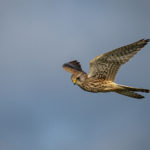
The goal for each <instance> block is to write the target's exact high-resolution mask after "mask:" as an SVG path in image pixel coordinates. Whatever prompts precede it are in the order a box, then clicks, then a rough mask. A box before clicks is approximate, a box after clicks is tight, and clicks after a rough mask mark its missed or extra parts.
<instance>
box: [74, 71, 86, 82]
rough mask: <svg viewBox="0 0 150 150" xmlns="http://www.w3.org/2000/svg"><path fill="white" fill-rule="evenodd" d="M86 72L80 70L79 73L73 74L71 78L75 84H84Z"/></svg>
mask: <svg viewBox="0 0 150 150" xmlns="http://www.w3.org/2000/svg"><path fill="white" fill-rule="evenodd" d="M85 78H86V77H85V73H84V72H80V73H77V74H72V76H71V80H72V82H73V84H78V85H80V84H82V83H83V82H84V81H85Z"/></svg>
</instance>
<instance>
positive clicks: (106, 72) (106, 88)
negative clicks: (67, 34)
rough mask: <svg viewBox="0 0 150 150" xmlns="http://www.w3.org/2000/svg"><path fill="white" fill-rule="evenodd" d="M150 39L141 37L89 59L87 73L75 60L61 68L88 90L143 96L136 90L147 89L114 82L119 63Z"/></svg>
mask: <svg viewBox="0 0 150 150" xmlns="http://www.w3.org/2000/svg"><path fill="white" fill-rule="evenodd" d="M149 41H150V39H142V40H139V41H137V42H135V43H132V44H129V45H126V46H123V47H120V48H117V49H115V50H112V51H110V52H107V53H104V54H102V55H99V56H97V57H95V58H94V59H92V60H91V61H90V69H89V73H88V74H87V73H85V72H84V71H83V70H82V68H81V65H80V63H79V62H78V61H77V60H74V61H71V62H68V63H65V64H64V65H63V68H64V69H65V70H66V71H67V72H70V73H71V74H72V76H71V79H72V81H73V83H74V84H77V85H78V86H79V87H80V88H82V89H83V90H85V91H88V92H94V93H98V92H116V93H119V94H122V95H125V96H128V97H132V98H137V99H141V98H144V96H143V95H140V94H138V93H136V92H145V93H149V92H150V90H149V89H141V88H135V87H130V86H125V85H120V84H117V83H115V82H114V80H115V77H116V74H117V72H118V70H119V68H120V66H121V65H123V64H125V63H126V62H128V61H129V60H130V59H131V58H132V57H133V56H134V55H135V54H136V53H137V52H138V51H140V50H141V49H142V48H143V47H144V46H145V45H146V44H147V43H148V42H149Z"/></svg>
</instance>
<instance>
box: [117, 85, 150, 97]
mask: <svg viewBox="0 0 150 150" xmlns="http://www.w3.org/2000/svg"><path fill="white" fill-rule="evenodd" d="M116 92H117V93H119V94H122V95H125V96H128V97H132V98H137V99H142V98H144V96H143V95H140V94H138V93H136V92H144V93H150V90H149V89H141V88H135V87H129V86H124V85H118V90H117V91H116Z"/></svg>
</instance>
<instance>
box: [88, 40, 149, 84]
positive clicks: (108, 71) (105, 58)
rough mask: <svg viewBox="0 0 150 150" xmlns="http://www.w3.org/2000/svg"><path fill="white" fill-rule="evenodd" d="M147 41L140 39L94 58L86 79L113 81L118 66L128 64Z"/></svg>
mask: <svg viewBox="0 0 150 150" xmlns="http://www.w3.org/2000/svg"><path fill="white" fill-rule="evenodd" d="M149 41H150V39H142V40H139V41H137V42H135V43H132V44H129V45H126V46H123V47H120V48H117V49H115V50H112V51H110V52H107V53H104V54H102V55H100V56H97V57H95V58H94V59H92V60H91V61H90V70H89V73H88V77H95V78H98V79H104V80H111V81H114V80H115V76H116V74H117V72H118V70H119V68H120V66H121V65H122V64H125V63H126V62H128V61H129V60H130V59H131V58H132V57H133V56H134V55H135V54H136V53H137V52H138V51H140V50H141V48H143V47H144V46H145V45H146V44H147V43H148V42H149Z"/></svg>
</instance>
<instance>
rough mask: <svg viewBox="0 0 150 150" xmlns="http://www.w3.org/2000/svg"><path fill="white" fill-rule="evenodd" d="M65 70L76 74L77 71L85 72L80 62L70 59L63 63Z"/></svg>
mask: <svg viewBox="0 0 150 150" xmlns="http://www.w3.org/2000/svg"><path fill="white" fill-rule="evenodd" d="M63 68H64V70H66V71H67V72H70V73H71V74H75V73H77V72H83V71H82V68H81V65H80V63H79V62H78V61H77V60H74V61H70V62H68V63H65V64H63Z"/></svg>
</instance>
